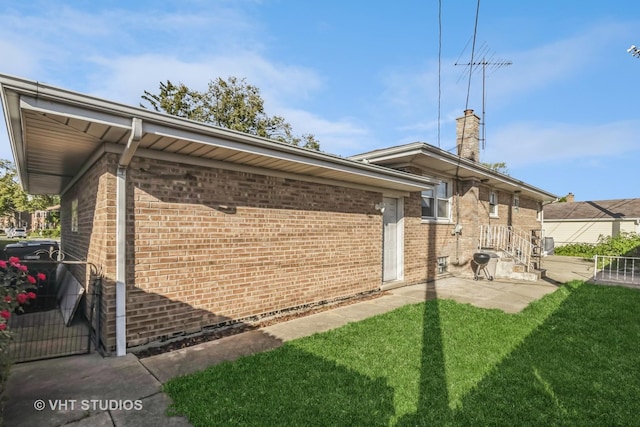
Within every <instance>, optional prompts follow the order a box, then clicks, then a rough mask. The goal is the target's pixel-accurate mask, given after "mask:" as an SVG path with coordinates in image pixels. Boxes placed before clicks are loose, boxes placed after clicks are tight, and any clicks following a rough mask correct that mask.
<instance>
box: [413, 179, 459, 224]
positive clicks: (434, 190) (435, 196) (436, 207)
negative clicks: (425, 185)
mask: <svg viewBox="0 0 640 427" xmlns="http://www.w3.org/2000/svg"><path fill="white" fill-rule="evenodd" d="M443 187H444V189H445V190H444V191H445V196H446V197H441V194H439V193H440V192H441V191H442V188H443ZM428 193H431V194H430V195H429V194H428ZM427 199H430V200H431V201H432V202H433V207H432V210H433V215H422V220H423V221H442V222H450V221H451V203H452V191H451V182H450V181H444V180H443V181H442V182H440V184H438V185H435V186H433V187H431V188H430V189H428V190H425V191H423V192H422V200H421V202H422V201H425V200H427ZM442 203H446V205H447V206H446V210H447V212H446V216H438V212H439V211H440V208H441V206H440V205H441V204H442ZM420 206H421V207H422V203H421V205H420Z"/></svg>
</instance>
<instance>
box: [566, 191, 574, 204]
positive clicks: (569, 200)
mask: <svg viewBox="0 0 640 427" xmlns="http://www.w3.org/2000/svg"><path fill="white" fill-rule="evenodd" d="M573 202H575V197H574V195H573V193H569V194H567V203H573Z"/></svg>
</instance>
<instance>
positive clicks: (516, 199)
mask: <svg viewBox="0 0 640 427" xmlns="http://www.w3.org/2000/svg"><path fill="white" fill-rule="evenodd" d="M513 209H514V210H515V211H516V212H519V211H520V197H518V195H517V194H516V195H514V196H513Z"/></svg>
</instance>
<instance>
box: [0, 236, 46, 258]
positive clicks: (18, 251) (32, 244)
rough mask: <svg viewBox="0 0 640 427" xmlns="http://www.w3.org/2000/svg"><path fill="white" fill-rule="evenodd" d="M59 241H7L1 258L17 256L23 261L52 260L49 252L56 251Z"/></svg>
mask: <svg viewBox="0 0 640 427" xmlns="http://www.w3.org/2000/svg"><path fill="white" fill-rule="evenodd" d="M58 248H59V243H58V241H57V240H25V241H23V242H18V243H9V244H8V245H6V246H5V247H4V253H3V258H4V259H9V257H12V256H14V257H18V258H20V259H21V260H23V261H54V260H52V259H51V257H50V254H51V253H53V254H54V259H55V254H56V253H57V251H58Z"/></svg>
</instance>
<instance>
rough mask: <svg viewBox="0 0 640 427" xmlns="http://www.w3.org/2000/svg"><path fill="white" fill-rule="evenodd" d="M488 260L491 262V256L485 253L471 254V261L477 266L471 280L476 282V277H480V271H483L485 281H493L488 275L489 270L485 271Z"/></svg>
mask: <svg viewBox="0 0 640 427" xmlns="http://www.w3.org/2000/svg"><path fill="white" fill-rule="evenodd" d="M489 260H491V255H489V254H488V253H486V252H476V253H475V254H473V261H474V262H475V263H476V265H477V267H476V271H475V274H474V276H473V280H478V277H479V276H480V270H482V271H484V275H485V276H487V279H489V280H490V281H491V280H493V276H492V275H491V274H489V270H488V269H487V265H488V264H489Z"/></svg>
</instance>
